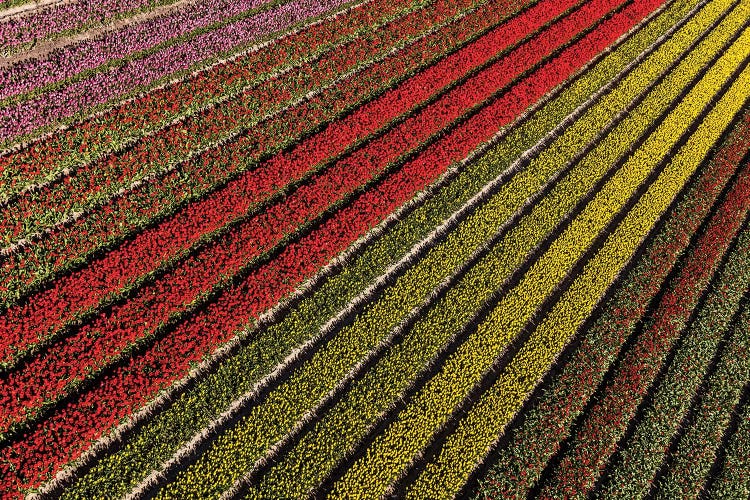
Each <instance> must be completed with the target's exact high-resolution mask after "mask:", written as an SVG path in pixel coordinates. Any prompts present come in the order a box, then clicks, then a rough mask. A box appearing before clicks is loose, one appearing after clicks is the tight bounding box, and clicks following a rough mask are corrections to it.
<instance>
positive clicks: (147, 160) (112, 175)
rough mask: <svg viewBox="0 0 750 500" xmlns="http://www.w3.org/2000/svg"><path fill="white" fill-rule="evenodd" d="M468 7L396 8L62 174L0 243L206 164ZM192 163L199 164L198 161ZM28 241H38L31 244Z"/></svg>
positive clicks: (17, 216) (13, 219) (4, 216)
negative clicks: (284, 69) (293, 65)
mask: <svg viewBox="0 0 750 500" xmlns="http://www.w3.org/2000/svg"><path fill="white" fill-rule="evenodd" d="M472 3H473V2H471V1H464V2H457V3H456V10H458V11H459V12H455V11H453V12H451V11H447V12H445V14H446V16H449V17H448V18H447V19H446V18H443V17H441V16H439V15H436V12H435V10H434V7H435V6H436V5H435V4H431V5H430V4H428V5H424V4H421V5H420V4H415V3H408V2H403V4H402V6H401V7H402V8H403V9H405V12H404V13H401V12H398V15H399V16H402V17H400V18H399V17H397V18H396V19H395V20H392V19H387V18H386V19H385V21H391V22H389V23H387V24H385V23H384V24H385V26H382V27H381V29H378V30H377V31H371V32H368V33H364V34H362V35H361V36H360V37H358V38H357V39H355V40H353V41H352V42H350V43H348V44H346V45H344V46H340V47H337V50H336V51H335V52H334V53H333V54H329V56H328V57H326V58H322V59H317V60H315V61H314V62H312V63H305V64H303V65H302V66H301V67H300V68H299V69H298V70H296V71H294V72H288V73H285V74H283V75H280V76H279V77H277V78H274V79H271V80H267V81H265V82H263V83H261V84H260V85H258V86H254V87H253V88H252V89H251V90H248V91H247V92H243V93H242V94H241V95H240V96H238V98H237V99H234V100H230V101H228V102H224V103H223V105H222V106H220V107H211V108H209V109H207V110H205V111H203V112H201V113H198V114H196V115H193V116H191V117H190V118H188V119H187V120H185V121H181V122H178V123H176V124H174V125H173V126H171V127H169V128H167V129H164V130H161V131H160V132H159V133H157V134H154V135H152V136H150V137H149V140H148V141H142V142H139V143H138V144H137V145H133V147H131V148H128V150H127V151H125V152H123V153H122V154H117V155H113V156H109V157H108V158H106V159H105V160H103V161H101V162H96V163H92V164H88V165H86V166H82V167H79V168H76V169H73V170H72V171H71V170H70V169H68V170H67V172H68V174H67V175H66V176H65V177H64V178H62V179H60V181H59V182H55V183H53V184H50V185H47V186H44V187H43V188H41V189H35V190H34V191H33V192H29V193H26V194H25V195H23V196H21V197H20V198H19V199H17V200H15V201H14V202H13V203H12V204H10V205H8V206H6V207H2V208H0V220H3V221H4V222H3V223H0V238H2V239H4V240H6V241H17V240H18V239H19V238H23V239H24V240H30V239H39V238H40V237H41V236H42V234H43V232H44V231H45V229H48V228H51V227H54V226H61V225H64V222H61V221H65V220H66V218H70V216H71V214H81V215H83V214H87V213H90V212H91V211H92V210H96V209H97V207H100V206H102V205H105V204H107V203H109V202H111V200H112V199H113V198H114V197H120V196H126V195H127V191H130V190H131V189H132V187H131V186H133V184H134V183H137V182H142V181H143V180H144V179H152V178H154V177H159V176H162V175H164V172H165V171H169V170H171V169H173V168H175V164H177V163H183V162H184V161H185V158H186V157H190V156H198V155H197V154H196V153H195V152H198V153H202V156H203V157H205V156H206V155H207V154H209V153H207V152H206V151H207V150H209V151H210V150H211V149H212V148H213V147H215V145H217V144H223V145H224V147H225V148H227V144H226V143H225V142H226V141H227V140H228V139H229V138H231V137H236V136H237V135H239V134H243V133H244V132H245V131H247V130H250V129H251V128H252V127H253V126H254V125H257V124H258V122H260V121H262V120H263V119H264V117H267V116H268V115H269V114H278V113H280V112H283V111H284V110H285V108H286V107H288V106H289V104H290V103H293V102H295V101H296V100H297V99H300V98H302V97H303V96H305V95H306V94H308V93H309V92H312V91H315V90H316V89H318V88H320V87H325V86H327V85H329V84H330V83H331V82H332V81H335V80H336V79H337V78H339V77H340V75H342V74H345V73H347V72H348V71H352V70H356V69H358V68H359V69H361V68H363V67H365V66H366V64H367V63H368V62H371V61H377V60H378V59H379V58H382V57H383V56H385V55H387V54H388V53H389V51H390V50H394V48H404V46H406V45H409V44H410V43H412V42H414V39H415V38H418V37H420V36H424V35H425V34H426V33H429V32H430V30H432V29H435V28H439V27H440V26H442V25H443V24H445V23H447V22H449V21H450V20H451V16H453V15H455V14H460V13H461V9H468V8H471V7H472ZM437 6H438V7H439V4H438V5H437ZM419 7H424V8H419ZM415 10H416V12H414V11H415ZM446 10H447V9H446ZM239 146H240V145H237V146H235V147H239ZM193 161H194V162H200V157H197V158H194V160H193ZM182 168H183V169H184V168H185V167H182ZM193 168H195V167H193ZM31 234H37V235H38V236H36V237H33V238H32V237H30V235H31Z"/></svg>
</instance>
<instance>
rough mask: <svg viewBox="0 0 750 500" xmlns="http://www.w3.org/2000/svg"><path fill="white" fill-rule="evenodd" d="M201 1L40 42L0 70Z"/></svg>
mask: <svg viewBox="0 0 750 500" xmlns="http://www.w3.org/2000/svg"><path fill="white" fill-rule="evenodd" d="M42 1H46V2H48V5H52V4H57V3H63V2H65V3H73V2H74V1H76V0H42ZM201 1H203V0H176V1H175V2H173V3H171V4H168V5H161V6H159V7H156V8H154V9H153V10H150V11H148V12H141V13H139V14H136V15H134V16H131V17H127V18H124V19H119V20H117V21H115V22H113V23H111V24H107V25H105V26H100V27H98V28H93V29H91V30H88V31H84V32H81V33H78V34H76V35H73V36H70V37H65V38H58V39H56V40H50V41H47V42H40V43H39V44H37V45H36V46H34V47H33V48H32V49H30V50H26V51H23V52H19V53H18V54H13V55H11V56H8V57H4V58H2V59H1V60H0V68H7V67H9V66H13V65H14V64H17V63H19V62H21V61H25V60H27V59H31V58H37V59H43V58H44V57H46V56H47V55H49V53H50V52H52V51H54V50H55V49H59V48H61V47H65V46H67V45H73V44H75V43H78V42H81V41H84V40H91V39H94V38H97V37H99V36H101V35H104V34H106V33H109V32H112V31H118V30H121V29H123V28H126V27H127V26H130V25H131V24H137V23H141V22H145V21H148V20H149V19H153V18H155V17H159V16H163V15H166V14H170V13H171V12H173V11H176V10H178V9H179V8H181V7H183V6H185V5H189V4H193V3H198V2H201ZM19 7H20V6H19Z"/></svg>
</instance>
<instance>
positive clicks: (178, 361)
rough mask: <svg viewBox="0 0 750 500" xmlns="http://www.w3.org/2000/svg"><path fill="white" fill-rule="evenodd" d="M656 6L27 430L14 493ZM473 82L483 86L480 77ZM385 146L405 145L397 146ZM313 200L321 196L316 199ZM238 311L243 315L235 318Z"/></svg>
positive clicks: (629, 13) (523, 89) (445, 140)
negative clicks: (25, 473) (21, 475)
mask: <svg viewBox="0 0 750 500" xmlns="http://www.w3.org/2000/svg"><path fill="white" fill-rule="evenodd" d="M656 5H657V2H656V1H654V2H653V3H651V4H647V3H645V2H644V3H639V4H632V5H630V6H629V7H628V8H627V9H626V10H625V11H624V12H623V15H622V16H618V17H616V18H614V19H612V20H610V21H609V22H606V23H604V24H603V25H601V26H600V28H599V29H597V30H596V31H594V32H592V33H591V34H590V35H588V36H586V37H585V38H584V39H582V40H581V41H580V42H579V43H577V44H575V45H573V46H571V47H569V48H568V49H566V50H565V51H563V53H562V54H561V55H560V57H558V58H556V59H555V60H554V61H553V62H551V63H549V64H547V65H545V66H544V67H543V68H542V69H541V70H540V71H538V72H537V73H536V74H534V75H533V77H530V78H529V79H527V80H524V82H523V83H524V84H522V85H518V86H516V87H514V88H513V90H512V91H510V92H508V93H507V94H505V95H504V96H503V97H502V98H500V99H497V100H495V101H494V102H493V103H492V104H491V105H489V106H487V107H485V108H483V110H482V111H481V112H480V113H477V114H476V115H474V116H473V117H472V118H471V119H469V120H468V121H466V122H465V123H464V124H463V125H461V126H460V127H457V128H455V129H454V130H453V131H451V132H450V133H449V134H447V135H445V136H443V137H442V138H441V139H440V140H439V141H438V142H436V143H434V144H433V145H432V146H429V147H428V148H427V149H426V150H425V151H424V152H423V153H422V154H420V155H419V156H418V157H417V158H416V159H415V160H413V161H410V162H409V163H408V164H407V165H405V166H404V167H403V168H402V169H400V170H398V171H397V172H395V173H394V174H393V175H391V176H389V177H387V178H386V179H385V180H384V181H383V182H382V183H380V184H379V185H377V186H376V187H374V188H372V189H369V190H367V191H365V192H364V193H362V194H360V195H358V196H356V199H355V200H354V201H353V202H352V203H351V204H350V205H348V206H346V207H345V208H343V209H341V210H339V211H337V212H335V213H334V214H333V215H332V216H331V217H330V218H328V219H327V220H326V221H325V222H323V223H322V224H321V225H320V226H318V227H316V228H315V229H314V230H313V231H312V232H311V233H309V234H307V235H306V236H303V237H302V238H300V239H299V240H298V241H295V242H293V243H291V244H289V245H288V246H286V248H284V249H283V251H281V253H280V254H279V255H278V256H277V257H276V258H274V259H273V260H271V261H270V262H268V263H267V264H264V265H262V266H260V267H258V268H255V269H253V270H252V271H251V272H250V273H249V274H248V275H247V276H246V277H245V278H244V279H242V280H241V281H240V282H239V283H236V284H234V285H231V286H228V287H227V288H225V289H224V290H223V291H222V292H221V293H220V294H218V296H217V298H216V299H215V301H213V302H212V303H211V304H210V305H209V306H208V307H206V308H205V309H203V310H201V311H198V312H196V313H195V314H194V315H193V316H192V317H190V318H189V320H188V321H186V322H183V323H179V324H177V325H175V326H174V328H173V330H172V331H171V332H170V334H169V335H164V336H161V335H159V338H158V339H157V340H156V341H155V343H154V344H152V345H150V346H149V347H148V349H147V350H146V351H145V352H142V353H141V354H137V355H134V356H131V357H129V358H128V359H127V361H123V364H122V366H117V367H115V368H113V369H112V370H110V371H108V373H107V374H106V375H105V376H103V377H101V378H99V379H98V380H96V381H95V382H94V383H93V384H92V387H91V388H90V389H89V390H88V391H86V392H83V393H82V394H80V395H79V396H78V397H77V398H76V399H75V400H72V401H70V402H67V403H66V404H65V405H63V406H61V407H60V408H57V409H56V410H55V412H54V413H53V414H52V415H50V417H49V418H48V419H47V420H45V421H43V422H40V423H38V424H35V425H34V426H33V427H31V428H29V429H28V430H27V432H26V433H25V435H24V439H23V440H20V441H18V442H14V443H13V444H12V445H11V446H8V447H7V448H5V449H4V450H3V451H2V452H0V456H2V459H0V464H2V465H0V471H2V473H4V474H7V475H8V476H9V477H14V478H16V479H15V481H16V484H17V485H19V486H24V485H25V486H28V485H30V484H35V483H36V482H38V481H39V479H40V478H41V477H42V476H44V475H46V474H47V473H49V472H51V471H53V470H55V469H56V468H57V467H59V465H60V464H61V463H63V462H65V461H66V460H68V459H70V458H71V455H70V454H71V453H72V454H73V456H75V455H76V454H77V453H80V451H81V448H82V446H83V445H82V444H81V443H83V442H86V441H88V440H89V439H93V438H96V437H98V436H99V435H100V434H101V432H103V430H104V429H106V428H108V427H110V426H112V425H114V424H115V423H116V422H117V421H118V420H119V419H120V418H121V417H122V416H124V415H127V414H128V413H129V412H130V411H132V410H133V409H134V408H135V407H138V406H139V405H141V404H143V403H144V402H145V401H147V400H148V399H149V398H150V397H151V396H152V395H153V394H154V392H155V391H156V390H158V389H159V388H160V387H164V386H165V385H167V384H169V383H171V382H172V381H173V380H174V379H175V378H176V377H179V376H181V375H183V374H184V373H185V372H186V370H187V369H188V368H189V364H190V362H192V361H196V360H199V359H200V358H201V356H202V355H203V354H204V353H206V352H208V351H210V350H211V349H212V348H214V347H215V346H217V345H219V344H221V343H223V342H225V341H226V340H227V339H228V338H230V337H231V335H232V334H233V332H235V331H236V330H237V329H238V328H241V327H242V326H243V325H245V324H246V323H247V322H249V321H251V319H252V318H254V317H257V315H258V314H260V313H261V312H262V311H263V310H265V309H267V308H268V307H269V306H271V305H273V304H274V303H275V302H276V301H278V300H279V299H280V298H281V297H282V296H283V295H284V294H286V293H288V292H290V291H291V290H292V289H293V288H294V287H295V286H296V284H298V283H299V282H300V281H301V280H303V279H305V277H307V276H309V275H310V274H312V273H314V272H315V271H316V270H317V269H318V268H319V266H321V265H323V264H324V263H325V262H327V261H328V260H329V259H330V258H331V257H332V256H334V255H335V254H336V253H338V252H339V251H341V250H342V249H344V248H345V247H346V246H347V245H348V244H349V243H350V242H351V241H352V240H353V239H355V238H357V237H358V236H360V235H361V234H363V233H364V232H366V231H367V230H368V228H369V227H371V226H372V225H374V224H376V223H377V222H378V221H379V220H381V219H382V218H383V217H384V216H385V215H387V214H388V213H389V212H391V211H392V210H393V209H395V208H396V207H397V206H398V205H400V204H401V203H403V202H404V201H406V200H408V199H409V198H411V197H412V196H413V194H414V193H415V192H416V191H417V190H419V189H421V188H423V187H424V186H425V185H427V184H428V183H430V182H432V181H433V180H434V179H435V178H436V177H437V176H439V175H440V174H441V173H442V172H443V171H444V170H445V168H447V167H448V166H449V165H450V164H451V162H453V161H455V160H458V159H460V158H462V157H464V156H465V155H466V154H467V153H468V152H469V151H471V150H472V149H473V148H474V147H475V146H476V145H477V144H478V143H479V142H481V141H483V140H486V139H488V138H489V137H491V136H492V135H493V134H494V133H495V132H496V131H497V128H498V126H502V125H503V124H505V123H508V122H509V121H510V120H512V119H513V117H514V116H516V115H517V114H518V113H520V112H521V111H522V110H523V109H525V108H526V107H527V106H528V105H529V104H531V103H533V102H534V101H536V100H537V99H538V98H539V97H541V96H542V95H543V94H544V93H546V92H547V91H549V90H550V89H551V88H552V87H553V86H555V85H557V84H559V83H560V82H561V81H562V80H564V79H565V78H566V77H568V76H569V75H570V74H571V73H572V72H573V71H575V70H576V69H577V68H578V67H580V65H582V64H584V63H585V62H586V61H587V60H588V59H589V58H590V57H592V56H593V55H595V54H596V53H598V52H599V51H601V50H602V49H603V48H604V47H606V45H608V44H609V43H611V42H612V41H613V40H615V39H616V38H617V37H618V36H620V35H621V34H622V33H623V32H624V31H626V30H627V29H629V28H630V27H631V26H632V25H633V24H634V23H635V22H637V20H638V19H640V18H642V17H643V16H644V15H646V14H647V13H648V12H649V11H650V10H651V9H653V8H654V7H655V6H656ZM638 13H640V14H639V15H638ZM603 35H606V36H603ZM472 82H477V83H476V85H478V86H479V83H480V82H479V81H478V79H473V80H472ZM485 83H486V82H485ZM480 88H481V87H480ZM475 97H476V96H475ZM428 123H429V122H428ZM408 137H409V136H408V135H407V136H406V138H407V139H408ZM383 144H384V145H387V146H390V147H392V148H395V147H400V146H399V144H400V141H395V143H390V144H389V143H383ZM383 154H385V152H384V153H383ZM379 155H380V152H379V151H376V152H375V155H373V156H372V157H370V158H369V159H368V160H367V163H368V164H369V165H370V166H371V168H372V167H374V168H377V163H378V162H379V161H380V158H379ZM363 160H364V158H363ZM351 182H355V180H352V181H351ZM331 189H333V186H331ZM310 195H311V196H313V197H314V196H318V197H322V196H323V194H322V193H317V194H316V192H315V191H311V192H310ZM312 201H313V200H311V202H312ZM237 311H243V313H244V314H243V315H238V314H237ZM77 443H78V444H77ZM21 469H23V470H24V471H29V473H28V474H27V476H26V477H24V478H20V477H18V476H17V475H16V474H14V473H13V471H16V470H21Z"/></svg>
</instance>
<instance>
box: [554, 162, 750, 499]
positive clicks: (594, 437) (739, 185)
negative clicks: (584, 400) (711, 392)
mask: <svg viewBox="0 0 750 500" xmlns="http://www.w3.org/2000/svg"><path fill="white" fill-rule="evenodd" d="M748 210H750V170H749V169H744V170H743V171H742V173H741V175H740V177H739V178H738V179H737V182H736V183H735V185H734V186H733V187H732V189H731V190H730V192H729V193H728V194H727V196H726V197H725V198H724V200H723V201H722V204H721V206H720V207H719V210H718V211H717V212H716V214H715V215H714V216H713V217H712V219H711V222H710V226H709V227H708V229H707V230H706V232H705V233H704V234H703V235H701V237H700V240H699V241H698V243H697V244H696V246H695V248H694V249H693V251H692V252H691V254H690V255H689V256H688V257H687V259H686V260H685V262H684V264H683V267H682V268H681V269H680V272H679V275H678V276H677V277H676V278H675V279H674V280H673V281H672V282H671V283H670V284H669V285H668V288H667V290H666V293H664V295H663V296H662V297H661V299H660V302H659V305H658V307H657V309H656V310H655V311H654V313H653V315H652V319H651V320H650V321H649V322H648V323H647V324H646V326H645V327H644V331H643V332H642V333H641V334H640V335H639V337H638V339H637V340H636V343H635V344H634V345H633V346H632V347H631V348H630V349H629V350H628V352H626V353H625V355H624V357H623V358H622V361H621V363H620V364H619V366H618V367H617V370H616V372H615V375H614V378H613V380H612V383H611V384H610V385H608V386H607V388H606V391H605V393H604V395H603V397H602V398H601V399H600V400H599V401H598V402H597V403H596V404H595V405H594V406H593V407H592V408H591V410H590V412H589V413H588V414H587V415H586V416H585V419H584V421H583V423H582V425H581V428H580V430H579V432H578V433H577V435H576V436H575V438H574V439H573V441H572V446H571V448H570V449H569V450H568V452H567V453H566V455H565V456H564V457H563V458H562V460H561V462H560V464H559V465H558V467H557V468H556V469H555V470H554V471H553V475H552V477H551V478H550V482H549V483H548V485H547V486H546V487H545V488H544V489H543V491H542V493H541V495H542V496H543V497H546V498H551V497H554V496H555V495H556V494H563V495H567V494H573V492H575V494H583V493H585V492H587V491H589V489H590V488H591V487H592V486H593V485H594V482H595V481H596V479H597V478H598V477H599V474H600V473H601V471H602V467H603V466H604V465H605V464H606V463H607V459H608V458H609V456H610V455H611V454H612V453H613V452H614V450H615V446H616V444H617V440H618V439H619V437H620V436H621V435H622V433H623V432H624V430H625V428H626V427H627V425H628V424H629V422H630V420H631V419H632V417H633V414H634V413H635V411H636V409H637V407H638V405H639V404H640V402H641V400H642V398H643V396H644V395H645V393H646V391H647V390H648V388H649V386H650V385H651V382H652V381H653V380H654V378H655V377H656V374H657V372H658V371H659V369H660V367H661V365H662V363H663V360H664V357H665V356H666V353H667V352H668V351H669V350H670V348H671V346H672V345H673V344H674V343H675V342H676V340H677V338H678V337H679V336H680V335H681V333H682V332H683V331H684V329H685V326H686V323H687V321H688V319H689V317H690V315H691V314H692V312H693V309H694V308H695V306H696V304H697V302H698V299H699V298H700V296H701V294H702V292H703V290H704V289H705V288H706V286H707V285H708V283H709V281H710V279H711V277H712V275H713V274H714V271H715V270H716V268H717V266H718V265H719V263H720V261H721V260H722V257H723V255H724V254H725V252H726V250H727V247H728V246H729V244H730V242H731V240H732V239H733V238H734V237H735V235H736V234H737V232H738V230H739V229H740V227H741V225H742V222H743V219H744V218H745V215H746V214H747V213H748ZM736 251H737V252H750V248H738V249H737V250H736Z"/></svg>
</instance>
